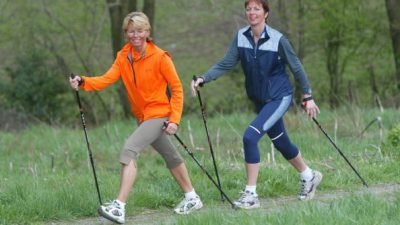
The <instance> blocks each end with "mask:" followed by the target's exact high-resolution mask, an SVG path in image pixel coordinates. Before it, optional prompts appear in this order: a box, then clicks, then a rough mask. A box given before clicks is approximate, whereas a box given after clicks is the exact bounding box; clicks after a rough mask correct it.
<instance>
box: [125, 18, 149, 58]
mask: <svg viewBox="0 0 400 225" xmlns="http://www.w3.org/2000/svg"><path fill="white" fill-rule="evenodd" d="M122 29H123V30H124V33H125V38H126V39H127V41H129V43H130V44H131V45H132V47H133V49H134V51H135V52H143V51H144V49H145V48H146V43H147V40H148V39H149V37H150V29H151V26H150V22H149V19H148V17H147V16H146V15H145V14H144V13H142V12H131V13H129V14H128V15H127V16H126V17H125V19H124V21H123V23H122Z"/></svg>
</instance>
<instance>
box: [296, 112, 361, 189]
mask: <svg viewBox="0 0 400 225" xmlns="http://www.w3.org/2000/svg"><path fill="white" fill-rule="evenodd" d="M302 107H303V109H304V110H305V107H304V105H302ZM312 120H313V121H314V123H315V124H316V125H317V126H318V128H319V129H320V130H321V131H322V133H324V135H325V136H326V137H327V138H328V140H329V142H331V144H332V145H333V147H335V149H336V150H337V151H338V152H339V154H340V155H341V156H342V157H343V159H344V160H345V161H346V162H347V164H348V165H349V166H350V167H351V169H352V170H353V171H354V172H355V173H356V174H357V176H358V178H360V180H361V181H362V183H363V184H364V186H365V187H368V184H367V182H365V180H364V179H363V178H362V177H361V175H360V173H359V172H358V171H357V170H356V168H354V166H353V165H352V164H351V163H350V161H349V160H348V159H347V157H346V156H345V155H344V154H343V152H342V151H341V150H340V149H339V147H338V146H337V145H336V144H335V142H334V141H333V140H332V138H331V137H330V136H329V135H328V134H327V133H326V132H325V130H324V129H323V128H322V126H321V124H319V122H318V120H317V119H315V117H312Z"/></svg>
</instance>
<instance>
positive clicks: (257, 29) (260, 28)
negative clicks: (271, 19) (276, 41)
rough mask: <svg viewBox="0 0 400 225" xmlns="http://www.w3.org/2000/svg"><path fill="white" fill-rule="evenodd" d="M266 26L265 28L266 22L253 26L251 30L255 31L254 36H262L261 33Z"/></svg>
mask: <svg viewBox="0 0 400 225" xmlns="http://www.w3.org/2000/svg"><path fill="white" fill-rule="evenodd" d="M264 28H265V23H262V24H257V25H255V26H251V31H252V32H253V36H254V37H255V38H257V39H258V38H260V36H261V33H262V32H263V31H264Z"/></svg>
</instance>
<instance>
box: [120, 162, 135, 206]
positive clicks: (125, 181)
mask: <svg viewBox="0 0 400 225" xmlns="http://www.w3.org/2000/svg"><path fill="white" fill-rule="evenodd" d="M136 170H137V169H136V162H135V161H133V160H131V162H130V163H129V164H128V165H124V164H123V165H122V168H121V183H120V188H119V194H118V198H117V199H118V200H119V201H121V202H126V201H127V200H128V196H129V193H130V192H131V189H132V186H133V184H134V182H135V178H136Z"/></svg>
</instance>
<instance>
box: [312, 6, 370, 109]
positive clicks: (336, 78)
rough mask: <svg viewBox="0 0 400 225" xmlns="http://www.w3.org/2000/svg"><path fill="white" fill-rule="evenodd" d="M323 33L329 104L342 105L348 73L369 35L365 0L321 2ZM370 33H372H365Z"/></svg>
mask: <svg viewBox="0 0 400 225" xmlns="http://www.w3.org/2000/svg"><path fill="white" fill-rule="evenodd" d="M318 7H320V9H321V15H320V19H319V23H320V26H319V32H320V35H322V40H323V46H322V48H323V51H324V54H325V57H326V68H327V71H328V76H329V104H330V107H331V108H335V107H338V106H339V105H340V104H339V103H340V101H339V100H340V99H341V97H343V96H342V95H343V93H344V87H343V86H344V84H345V82H344V73H345V70H346V69H347V66H348V64H349V63H350V62H352V60H353V57H354V56H355V55H356V54H357V53H358V51H359V49H360V47H361V46H362V44H363V43H364V42H365V41H366V40H367V38H359V37H360V36H361V35H364V34H363V33H362V32H367V31H368V29H367V28H368V21H367V20H365V19H364V16H363V15H362V13H363V12H364V11H365V10H364V9H363V7H362V2H360V1H351V2H348V1H346V0H330V1H322V0H321V1H320V4H319V6H318ZM364 36H368V35H364Z"/></svg>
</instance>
